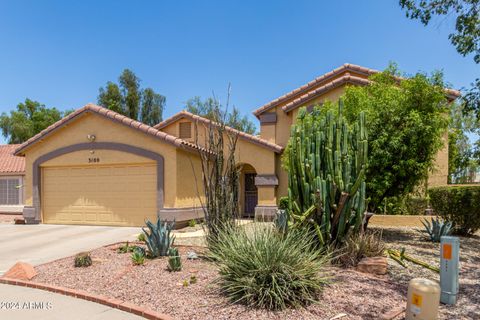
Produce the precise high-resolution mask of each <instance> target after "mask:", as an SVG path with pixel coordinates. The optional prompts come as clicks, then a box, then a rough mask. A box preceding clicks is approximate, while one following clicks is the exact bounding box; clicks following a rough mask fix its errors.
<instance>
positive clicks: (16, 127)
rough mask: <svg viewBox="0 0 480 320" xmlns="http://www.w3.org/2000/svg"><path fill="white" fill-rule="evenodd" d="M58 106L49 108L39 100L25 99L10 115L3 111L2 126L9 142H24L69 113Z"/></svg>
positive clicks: (0, 119) (0, 124)
mask: <svg viewBox="0 0 480 320" xmlns="http://www.w3.org/2000/svg"><path fill="white" fill-rule="evenodd" d="M68 113H69V111H67V112H61V111H59V110H58V109H56V108H47V107H45V105H43V104H41V103H40V102H38V101H34V100H30V99H28V98H27V99H25V102H22V103H19V104H18V105H17V109H16V110H13V111H10V115H8V114H7V113H5V112H4V113H2V115H1V116H0V128H1V129H2V135H3V136H4V137H5V138H6V139H7V140H8V143H11V144H15V143H23V142H25V141H26V140H28V139H29V138H31V137H33V136H34V135H36V134H37V133H39V132H40V131H42V130H43V129H45V128H47V127H48V126H50V125H52V124H53V123H55V122H57V121H58V120H60V119H61V118H62V117H63V116H65V115H66V114H68Z"/></svg>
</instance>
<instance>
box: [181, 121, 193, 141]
mask: <svg viewBox="0 0 480 320" xmlns="http://www.w3.org/2000/svg"><path fill="white" fill-rule="evenodd" d="M179 128H180V134H179V137H180V139H190V138H191V137H192V123H191V122H180V124H179Z"/></svg>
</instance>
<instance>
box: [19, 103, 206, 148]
mask: <svg viewBox="0 0 480 320" xmlns="http://www.w3.org/2000/svg"><path fill="white" fill-rule="evenodd" d="M88 112H92V113H95V114H98V115H100V116H102V117H104V118H107V119H109V120H113V121H115V122H118V123H121V124H123V125H125V126H128V127H130V128H133V129H135V130H138V131H141V132H143V133H145V134H147V135H150V136H153V137H155V138H157V139H159V140H161V141H164V142H167V143H170V144H172V145H174V146H176V147H181V148H184V149H186V150H189V151H198V150H201V151H206V149H205V148H201V147H199V146H197V145H195V144H193V143H190V142H187V141H185V140H183V139H180V138H177V137H175V136H172V135H169V134H167V133H165V132H162V131H159V130H157V129H155V128H153V127H150V126H148V125H146V124H144V123H141V122H139V121H136V120H133V119H130V118H128V117H126V116H124V115H121V114H119V113H117V112H114V111H112V110H109V109H106V108H103V107H100V106H97V105H95V104H92V103H90V104H87V105H86V106H84V107H83V108H80V109H78V110H76V111H74V112H72V113H71V114H69V115H68V116H66V117H65V118H63V119H61V120H59V121H57V122H55V123H54V124H52V125H51V126H49V127H48V128H46V129H45V130H43V131H41V132H40V133H38V134H37V135H35V136H33V137H32V138H30V139H28V140H27V141H25V142H24V143H23V144H21V145H20V146H18V148H17V149H16V150H15V155H23V151H24V150H25V149H26V148H28V147H29V146H31V145H32V144H34V143H36V142H37V141H39V140H42V139H43V138H45V137H46V136H48V135H50V134H51V133H52V132H54V131H55V130H56V129H59V128H61V127H63V126H64V125H66V124H68V123H69V122H71V121H73V120H74V119H76V118H77V117H79V116H80V115H82V114H84V113H88Z"/></svg>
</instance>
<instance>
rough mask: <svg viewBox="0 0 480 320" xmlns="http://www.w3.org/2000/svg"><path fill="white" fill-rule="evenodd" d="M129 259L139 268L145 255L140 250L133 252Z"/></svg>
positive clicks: (143, 261)
mask: <svg viewBox="0 0 480 320" xmlns="http://www.w3.org/2000/svg"><path fill="white" fill-rule="evenodd" d="M130 258H131V259H132V262H133V264H134V265H137V266H140V265H142V264H144V263H145V254H144V253H143V252H142V251H140V250H135V251H133V253H132V255H131V256H130Z"/></svg>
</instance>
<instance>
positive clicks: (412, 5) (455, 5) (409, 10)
mask: <svg viewBox="0 0 480 320" xmlns="http://www.w3.org/2000/svg"><path fill="white" fill-rule="evenodd" d="M399 3H400V6H401V7H402V8H403V9H405V10H406V14H407V17H408V18H411V19H415V20H420V21H421V22H422V23H423V24H424V25H428V24H429V23H430V22H431V21H432V18H433V17H435V16H439V17H441V16H445V17H452V18H455V31H454V32H452V33H450V34H449V36H448V38H449V39H450V41H451V42H452V44H453V45H454V46H455V48H456V49H457V52H458V53H460V54H461V55H462V56H466V55H469V54H473V60H474V61H475V62H476V63H480V0H420V1H417V0H400V1H399ZM463 100H464V102H465V104H466V107H465V109H464V110H465V111H466V112H468V111H471V110H473V111H475V112H476V115H477V118H479V119H480V79H478V78H477V79H476V80H475V81H474V83H472V87H471V88H470V89H469V90H468V91H467V93H466V94H465V95H464V97H463Z"/></svg>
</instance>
